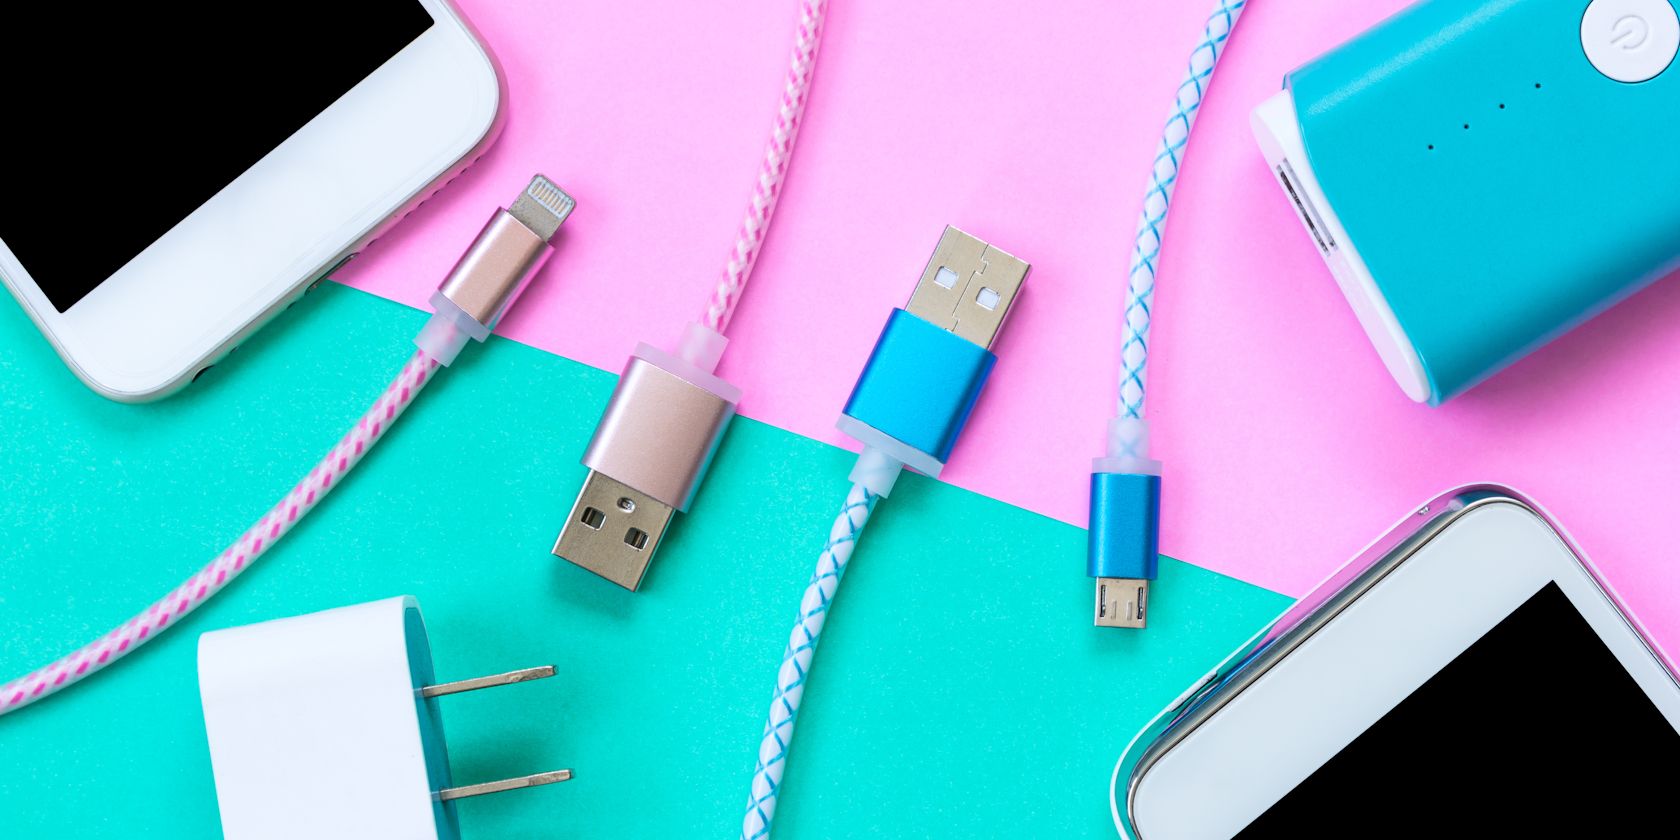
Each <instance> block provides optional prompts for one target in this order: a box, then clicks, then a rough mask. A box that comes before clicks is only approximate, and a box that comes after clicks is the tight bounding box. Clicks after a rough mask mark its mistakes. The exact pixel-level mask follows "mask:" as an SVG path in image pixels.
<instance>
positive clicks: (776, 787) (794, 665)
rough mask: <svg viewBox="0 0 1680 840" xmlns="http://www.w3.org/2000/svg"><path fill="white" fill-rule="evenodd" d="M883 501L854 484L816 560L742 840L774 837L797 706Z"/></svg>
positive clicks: (774, 700) (781, 673)
mask: <svg viewBox="0 0 1680 840" xmlns="http://www.w3.org/2000/svg"><path fill="white" fill-rule="evenodd" d="M879 498H880V496H878V495H876V494H875V493H873V492H871V491H870V490H869V488H867V487H865V486H864V485H862V484H853V485H852V489H851V492H850V493H848V494H846V504H845V505H844V506H843V507H841V508H840V515H839V516H837V517H835V519H834V526H833V527H832V528H831V529H829V533H828V543H827V544H826V545H824V546H823V550H822V554H821V555H819V556H818V557H817V568H816V571H814V572H812V573H811V582H810V584H808V585H807V586H806V587H805V595H804V597H803V598H802V599H801V600H800V603H799V619H798V621H797V622H795V624H794V625H793V633H792V634H791V635H790V636H789V637H788V645H787V650H786V652H784V653H783V654H782V665H781V668H780V669H779V670H778V671H777V673H776V690H775V693H774V694H773V695H772V696H771V698H770V715H769V718H768V719H767V720H766V721H765V723H764V738H763V740H761V741H760V742H759V745H758V767H757V768H756V769H755V770H754V771H753V778H752V792H751V794H750V795H749V796H748V797H747V816H746V820H745V822H744V823H743V824H742V826H741V838H742V840H762V838H765V837H768V836H769V835H770V823H771V820H773V819H774V818H775V816H776V798H777V795H778V794H779V793H780V791H781V786H782V772H783V771H784V770H785V769H786V767H787V755H788V749H789V747H790V746H791V744H792V743H793V726H794V723H795V722H796V721H797V719H798V717H799V703H800V700H802V699H803V698H804V696H805V680H806V677H807V676H808V675H809V674H810V673H811V659H812V657H813V656H815V655H816V652H817V641H818V640H819V639H821V638H822V631H823V623H824V622H825V621H826V620H827V619H828V607H829V604H831V603H833V601H834V595H835V593H836V592H838V591H839V589H840V579H841V577H842V576H843V575H845V573H846V564H847V562H848V561H850V560H851V557H852V549H853V548H855V547H856V546H857V540H858V537H859V536H861V535H862V534H863V526H864V525H866V524H868V523H869V514H870V513H871V511H873V510H874V508H875V502H876V500H878V499H879Z"/></svg>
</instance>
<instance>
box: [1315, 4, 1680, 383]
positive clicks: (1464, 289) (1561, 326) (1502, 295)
mask: <svg viewBox="0 0 1680 840" xmlns="http://www.w3.org/2000/svg"><path fill="white" fill-rule="evenodd" d="M1586 7H1587V2H1586V0H1578V2H1573V3H1571V2H1517V1H1516V0H1481V2H1461V1H1460V0H1451V1H1450V2H1449V0H1423V2H1419V3H1417V4H1415V5H1413V6H1411V7H1410V8H1408V9H1406V10H1405V11H1403V12H1401V13H1399V14H1397V15H1395V16H1394V17H1393V18H1390V19H1389V20H1388V21H1387V22H1385V23H1383V24H1382V25H1379V26H1378V27H1376V28H1375V29H1372V30H1370V31H1369V32H1366V33H1365V34H1363V35H1361V36H1359V37H1357V38H1355V39H1354V40H1352V41H1350V42H1348V43H1347V44H1346V45H1344V46H1342V47H1341V48H1338V49H1337V50H1335V51H1333V52H1331V53H1329V54H1327V55H1325V56H1324V57H1322V58H1320V59H1319V60H1317V61H1315V62H1313V63H1312V64H1309V65H1307V66H1305V67H1303V68H1301V69H1300V70H1297V71H1296V72H1295V73H1293V74H1291V75H1290V77H1289V82H1288V84H1289V87H1290V88H1291V90H1292V92H1293V94H1294V97H1295V104H1296V109H1297V111H1298V113H1299V118H1300V127H1301V133H1302V135H1303V138H1304V139H1305V141H1306V149H1307V157H1308V159H1309V161H1310V163H1311V166H1312V169H1313V172H1314V173H1315V174H1316V175H1317V177H1318V180H1319V183H1320V185H1321V186H1322V187H1323V190H1324V193H1325V195H1326V196H1327V197H1328V199H1329V201H1330V204H1331V205H1332V206H1333V207H1334V208H1335V213H1336V215H1337V216H1338V217H1339V218H1340V219H1341V222H1342V224H1343V225H1344V226H1345V227H1346V229H1347V232H1348V236H1349V238H1350V239H1351V240H1352V242H1353V244H1354V246H1355V248H1356V249H1357V250H1358V251H1359V253H1360V255H1361V256H1362V257H1363V258H1364V260H1365V262H1366V264H1367V265H1368V266H1369V267H1370V269H1371V273H1372V274H1373V275H1374V276H1375V277H1376V282H1377V286H1378V287H1379V288H1380V290H1381V293H1382V296H1383V297H1384V298H1385V299H1386V300H1387V301H1388V304H1389V306H1390V307H1391V308H1392V309H1393V310H1394V315H1395V317H1396V318H1397V319H1398V320H1399V322H1400V326H1401V328H1402V329H1403V330H1404V331H1405V333H1406V335H1407V337H1408V338H1410V339H1411V342H1412V344H1413V345H1414V346H1415V347H1416V348H1417V351H1418V354H1419V355H1420V356H1421V357H1422V361H1423V366H1424V369H1425V370H1426V371H1427V373H1428V375H1429V381H1430V386H1431V391H1432V394H1431V402H1433V403H1440V402H1441V401H1443V400H1446V399H1449V398H1451V397H1452V396H1454V395H1456V394H1458V393H1460V392H1462V391H1464V390H1465V389H1466V388H1469V387H1471V386H1472V385H1474V384H1476V383H1477V382H1479V381H1481V380H1482V379H1483V378H1485V377H1487V376H1489V375H1491V374H1492V373H1494V372H1496V371H1498V370H1499V369H1501V368H1503V367H1505V366H1506V365H1507V364H1510V363H1511V362H1512V361H1514V360H1516V359H1517V358H1519V357H1521V356H1523V355H1525V354H1527V353H1528V352H1529V351H1531V350H1533V349H1535V348H1537V347H1539V346H1540V345H1542V344H1544V343H1546V342H1548V341H1550V340H1551V339H1553V338H1556V337H1557V336H1559V335H1561V334H1562V333H1564V332H1566V331H1567V330H1569V329H1570V328H1572V327H1574V326H1575V325H1577V324H1579V323H1581V322H1582V321H1584V320H1586V319H1588V318H1590V317H1592V316H1593V315H1595V314H1597V313H1599V312H1601V311H1603V310H1604V309H1607V308H1609V307H1610V306H1612V305H1613V304H1615V303H1617V302H1618V301H1620V300H1622V299H1623V298H1626V297H1627V296H1628V295H1631V294H1633V293H1634V292H1636V291H1638V290H1639V289H1640V288H1642V287H1644V286H1645V285H1646V284H1648V283H1650V282H1651V281H1653V280H1656V279H1658V278H1660V277H1662V276H1664V275H1665V274H1667V273H1669V272H1670V271H1673V270H1674V269H1676V268H1680V236H1676V235H1675V231H1676V230H1680V189H1676V188H1675V185H1676V184H1680V154H1677V153H1676V151H1675V137H1676V134H1677V130H1680V123H1677V122H1676V118H1675V115H1676V114H1680V68H1675V67H1670V68H1669V69H1668V71H1667V72H1664V73H1663V74H1661V75H1659V76H1657V77H1656V78H1654V79H1652V80H1650V81H1647V82H1643V83H1639V84H1624V83H1621V82H1617V81H1613V80H1611V79H1609V78H1607V77H1605V76H1603V75H1602V74H1600V73H1599V72H1598V71H1597V70H1596V69H1594V67H1593V66H1592V64H1591V63H1590V62H1589V61H1588V60H1587V57H1586V54H1585V52H1584V51H1583V49H1582V46H1581V20H1582V12H1583V10H1585V9H1586Z"/></svg>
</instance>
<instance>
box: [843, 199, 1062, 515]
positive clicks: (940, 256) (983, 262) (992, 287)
mask: <svg viewBox="0 0 1680 840" xmlns="http://www.w3.org/2000/svg"><path fill="white" fill-rule="evenodd" d="M1028 268H1029V266H1028V265H1027V264H1026V263H1025V262H1022V261H1021V260H1019V259H1016V258H1015V257H1013V256H1011V255H1010V254H1008V253H1006V252H1004V251H1002V250H999V249H997V248H994V247H992V246H990V245H988V244H986V243H985V242H984V241H982V240H979V239H976V238H975V237H973V236H970V235H968V234H966V233H963V232H962V231H960V230H958V229H956V228H954V227H947V228H946V229H945V233H944V235H943V236H941V237H940V239H939V246H938V247H937V248H936V249H935V250H934V253H933V257H932V258H931V259H930V260H929V261H928V264H927V268H926V269H924V270H923V272H922V277H921V280H920V281H918V282H917V284H916V291H915V292H914V293H912V294H911V296H910V303H909V304H908V305H907V306H906V307H905V308H903V309H895V310H893V313H892V315H891V316H890V317H889V318H888V319H887V324H886V327H885V328H883V329H882V330H881V337H880V338H879V339H877V340H876V342H875V350H874V351H873V352H872V353H870V355H869V362H868V363H867V364H865V365H864V368H863V373H862V374H861V375H860V376H859V377H858V381H857V385H856V386H855V387H854V388H853V389H852V396H851V398H850V399H848V400H847V401H846V408H845V411H844V412H843V413H842V415H841V417H840V421H839V423H837V424H836V425H837V426H838V427H839V428H840V430H841V431H843V432H845V433H846V434H848V435H851V436H852V437H854V438H856V439H857V440H858V441H860V442H862V443H863V444H864V445H865V446H866V447H868V448H869V449H873V450H876V451H877V452H879V453H880V454H882V455H885V456H887V457H889V458H891V459H893V460H896V461H897V462H899V463H902V464H904V465H906V466H909V467H912V468H914V469H916V470H917V471H919V472H922V473H924V474H927V475H930V476H937V475H939V472H940V470H941V469H943V468H944V466H945V460H946V459H947V458H948V457H950V454H951V448H952V447H953V446H955V445H956V442H957V438H958V436H960V435H961V434H962V430H963V426H964V425H966V424H967V422H968V416H969V413H970V412H971V411H972V410H973V409H974V403H975V401H976V400H978V399H979V397H980V391H981V389H982V388H984V387H985V385H986V379H987V377H989V376H990V375H991V372H992V366H993V365H994V364H996V363H997V356H996V355H994V354H993V353H992V351H991V346H992V343H993V342H994V341H995V340H996V339H997V335H998V332H999V331H1000V330H1001V329H1002V327H1003V322H1004V319H1005V318H1006V317H1008V315H1009V310H1010V308H1011V307H1012V306H1013V305H1014V303H1015V298H1016V296H1017V295H1018V294H1019V293H1020V291H1021V286H1022V284H1023V283H1024V282H1025V281H1026V278H1027V270H1028ZM889 488H890V485H889ZM876 492H880V490H879V489H877V490H876ZM883 495H884V494H883Z"/></svg>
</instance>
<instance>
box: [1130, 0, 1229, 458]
mask: <svg viewBox="0 0 1680 840" xmlns="http://www.w3.org/2000/svg"><path fill="white" fill-rule="evenodd" d="M1247 5H1248V2H1247V0H1218V2H1217V5H1215V7H1214V10H1213V13H1212V14H1210V15H1209V16H1208V21H1207V26H1206V27H1205V28H1204V29H1203V30H1202V40H1201V42H1200V43H1198V44H1197V45H1196V49H1195V50H1194V51H1193V52H1192V53H1191V54H1190V67H1189V71H1188V72H1187V73H1186V75H1185V78H1184V82H1183V83H1182V84H1180V85H1179V86H1178V96H1177V98H1176V99H1175V100H1174V102H1173V111H1172V115H1171V116H1170V117H1168V118H1167V125H1166V129H1165V130H1164V131H1163V132H1162V135H1161V144H1160V146H1159V147H1158V149H1157V151H1156V153H1155V164H1154V166H1153V167H1152V168H1151V170H1150V173H1149V186H1148V189H1147V191H1146V192H1145V193H1144V200H1143V211H1142V213H1141V214H1140V216H1139V219H1138V229H1137V241H1136V244H1135V245H1134V246H1133V248H1132V261H1131V268H1130V269H1129V271H1128V274H1127V277H1128V279H1127V287H1126V309H1125V317H1124V319H1123V326H1122V333H1121V341H1120V388H1119V390H1120V395H1119V406H1118V409H1117V413H1118V416H1119V417H1121V418H1125V419H1130V420H1139V419H1142V417H1143V401H1144V389H1145V384H1146V380H1147V373H1148V367H1149V325H1150V315H1151V313H1152V310H1153V308H1154V305H1155V272H1156V267H1157V263H1158V262H1159V260H1160V256H1161V239H1162V236H1163V235H1164V233H1165V230H1166V225H1167V213H1168V211H1169V210H1170V208H1171V206H1172V196H1173V190H1174V188H1175V187H1177V186H1178V169H1179V165H1180V163H1181V162H1182V160H1183V157H1184V149H1185V146H1186V145H1187V144H1188V143H1189V141H1190V129H1191V128H1192V127H1193V126H1194V125H1195V122H1196V114H1197V113H1198V112H1199V111H1200V110H1201V108H1202V97H1203V96H1204V95H1206V93H1207V88H1208V84H1209V83H1210V82H1211V81H1212V79H1213V71H1214V68H1215V67H1216V66H1217V65H1218V63H1219V56H1220V55H1221V54H1222V53H1223V52H1224V51H1225V44H1226V42H1227V41H1228V40H1229V39H1230V37H1231V30H1232V29H1234V28H1236V25H1237V18H1238V17H1240V16H1241V15H1242V12H1243V8H1244V7H1245V6H1247ZM1128 448H1129V447H1128ZM1118 454H1121V453H1116V452H1111V455H1118ZM1128 454H1132V455H1135V456H1138V457H1145V456H1146V455H1147V452H1146V451H1133V452H1131V453H1128Z"/></svg>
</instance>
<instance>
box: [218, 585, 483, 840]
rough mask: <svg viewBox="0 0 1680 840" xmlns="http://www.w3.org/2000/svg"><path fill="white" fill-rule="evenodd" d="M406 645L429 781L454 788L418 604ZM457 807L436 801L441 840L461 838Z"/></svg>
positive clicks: (409, 616) (407, 613) (409, 617)
mask: <svg viewBox="0 0 1680 840" xmlns="http://www.w3.org/2000/svg"><path fill="white" fill-rule="evenodd" d="M345 606H349V604H345ZM189 632H192V631H189ZM199 632H202V631H199ZM194 635H197V633H196V632H195V633H194ZM403 645H404V647H406V648H408V674H409V681H410V682H411V683H413V685H414V720H415V722H416V723H417V724H418V725H419V727H420V750H421V752H422V753H423V756H422V757H423V758H424V759H425V762H426V779H427V780H428V783H429V784H430V785H431V786H432V788H433V789H434V790H442V789H444V788H446V787H454V786H455V783H454V781H453V780H452V778H451V776H450V775H449V738H448V736H447V735H445V733H444V727H443V715H442V713H441V712H440V711H439V709H438V702H437V698H435V697H422V696H420V689H422V688H424V687H426V686H428V685H436V684H437V683H438V679H437V676H436V672H434V671H433V670H432V644H431V641H430V640H428V639H427V638H426V622H425V620H424V619H422V618H421V616H420V609H419V607H418V606H417V605H414V604H410V605H409V606H408V607H406V608H405V609H404V610H403ZM456 807H457V806H456V805H455V803H454V802H444V801H441V800H438V799H433V800H432V815H433V816H432V818H433V819H434V820H436V821H437V825H438V838H439V840H459V839H460V836H461V821H460V818H459V817H458V816H457V815H456V811H455V809H456Z"/></svg>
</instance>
